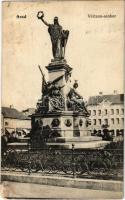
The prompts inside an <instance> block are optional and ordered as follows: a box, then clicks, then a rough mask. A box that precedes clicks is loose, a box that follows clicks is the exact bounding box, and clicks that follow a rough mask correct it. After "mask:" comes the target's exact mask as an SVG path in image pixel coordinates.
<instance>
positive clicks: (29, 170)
mask: <svg viewBox="0 0 125 200" xmlns="http://www.w3.org/2000/svg"><path fill="white" fill-rule="evenodd" d="M30 174H31V161H30V141H28V175H30Z"/></svg>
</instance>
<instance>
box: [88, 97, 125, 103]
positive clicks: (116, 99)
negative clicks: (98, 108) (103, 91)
mask: <svg viewBox="0 0 125 200" xmlns="http://www.w3.org/2000/svg"><path fill="white" fill-rule="evenodd" d="M102 101H110V102H111V103H112V104H123V103H124V94H111V95H97V96H91V97H90V98H89V100H88V105H98V104H99V103H101V102H102Z"/></svg>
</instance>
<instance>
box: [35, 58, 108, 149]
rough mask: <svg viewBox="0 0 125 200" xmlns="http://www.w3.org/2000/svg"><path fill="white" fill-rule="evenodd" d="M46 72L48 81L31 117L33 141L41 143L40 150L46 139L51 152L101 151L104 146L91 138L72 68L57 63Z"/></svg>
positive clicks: (52, 63)
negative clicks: (73, 78)
mask: <svg viewBox="0 0 125 200" xmlns="http://www.w3.org/2000/svg"><path fill="white" fill-rule="evenodd" d="M46 68H47V70H48V74H49V81H48V82H46V81H45V77H43V83H42V89H43V93H42V97H41V99H40V101H39V104H38V107H37V110H36V113H35V114H33V115H32V131H31V133H32V138H37V139H38V140H37V141H38V142H39V143H40V141H41V144H39V146H40V147H42V145H43V143H42V141H43V139H44V141H45V142H46V145H47V146H49V147H51V148H72V144H74V146H75V148H102V147H103V146H104V145H105V142H104V141H102V139H101V138H100V137H92V136H91V133H90V131H89V127H88V117H89V113H88V111H87V109H86V107H85V105H84V102H83V99H82V97H81V96H80V95H79V94H78V93H77V91H76V90H75V87H74V88H73V86H72V83H71V80H70V77H71V71H72V68H71V67H70V66H69V65H67V63H66V61H65V60H60V61H58V60H56V61H55V60H54V61H52V62H51V63H50V64H49V65H48V66H46ZM75 84H77V83H75Z"/></svg>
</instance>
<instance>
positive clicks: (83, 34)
mask: <svg viewBox="0 0 125 200" xmlns="http://www.w3.org/2000/svg"><path fill="white" fill-rule="evenodd" d="M2 4H3V5H2V7H3V13H2V15H3V16H2V17H3V19H2V21H3V24H2V106H9V105H13V106H14V107H15V108H17V109H19V110H22V109H25V108H28V107H35V106H36V103H37V100H38V99H39V98H40V97H41V74H40V71H39V69H38V65H40V66H41V68H42V70H43V72H44V74H45V76H46V79H47V78H48V72H47V69H46V68H45V66H47V65H48V64H49V63H50V62H51V59H52V48H51V41H50V37H49V34H48V31H47V27H46V26H45V25H44V24H43V23H42V22H41V20H38V19H37V17H36V16H37V12H38V11H43V12H44V15H45V20H46V21H47V22H48V23H53V18H54V17H55V16H58V18H59V23H60V25H61V26H62V27H63V29H65V30H66V29H68V30H69V31H70V35H69V39H68V42H67V46H66V56H65V57H66V60H67V63H68V64H69V65H70V66H71V67H72V68H73V71H72V79H74V80H78V82H79V93H81V95H82V96H83V97H84V99H86V100H87V99H88V97H89V96H93V95H98V94H99V92H100V91H102V92H103V93H104V94H112V93H113V91H114V90H117V91H118V93H123V74H124V73H123V61H124V59H123V56H124V52H123V49H124V42H123V38H124V32H123V31H124V6H123V1H63V2H61V1H43V2H42V3H41V2H9V3H8V2H2ZM88 14H89V15H92V14H95V15H97V14H99V15H100V14H102V15H106V14H107V15H108V14H113V15H116V17H115V18H89V17H88ZM17 15H26V18H24V19H23V18H17Z"/></svg>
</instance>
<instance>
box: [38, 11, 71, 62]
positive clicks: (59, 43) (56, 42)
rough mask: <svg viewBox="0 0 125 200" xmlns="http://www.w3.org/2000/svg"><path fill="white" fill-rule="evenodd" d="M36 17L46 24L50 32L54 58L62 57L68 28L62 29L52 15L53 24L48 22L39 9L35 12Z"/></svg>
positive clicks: (56, 18)
mask: <svg viewBox="0 0 125 200" xmlns="http://www.w3.org/2000/svg"><path fill="white" fill-rule="evenodd" d="M37 17H38V19H41V20H42V22H43V23H44V24H45V25H46V26H48V32H49V34H50V38H51V42H52V52H53V57H54V59H55V60H61V59H64V56H65V48H66V43H67V40H68V36H69V31H68V30H63V29H62V26H60V25H59V22H58V17H54V24H48V23H47V22H46V21H45V20H44V19H43V18H44V13H43V12H42V11H39V12H38V14H37Z"/></svg>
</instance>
